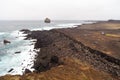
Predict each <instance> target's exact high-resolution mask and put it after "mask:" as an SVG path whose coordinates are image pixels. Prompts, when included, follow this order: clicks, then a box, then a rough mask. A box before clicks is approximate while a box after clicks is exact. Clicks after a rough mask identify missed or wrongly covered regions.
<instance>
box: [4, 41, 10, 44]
mask: <svg viewBox="0 0 120 80" xmlns="http://www.w3.org/2000/svg"><path fill="white" fill-rule="evenodd" d="M3 43H4V44H7V43H11V42H10V41H8V40H4V41H3Z"/></svg>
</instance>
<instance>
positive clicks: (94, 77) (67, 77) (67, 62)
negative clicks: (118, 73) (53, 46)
mask: <svg viewBox="0 0 120 80" xmlns="http://www.w3.org/2000/svg"><path fill="white" fill-rule="evenodd" d="M63 60H64V65H60V66H57V67H53V68H52V69H50V70H48V71H46V72H42V73H30V74H26V75H23V76H21V78H20V77H19V76H9V77H8V76H4V77H1V78H0V80H112V79H113V78H112V77H111V76H110V75H108V74H106V73H104V72H101V71H97V70H95V69H93V68H92V67H91V66H89V65H87V64H86V63H83V62H80V61H79V60H77V59H72V58H65V59H63Z"/></svg>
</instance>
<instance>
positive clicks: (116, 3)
mask: <svg viewBox="0 0 120 80" xmlns="http://www.w3.org/2000/svg"><path fill="white" fill-rule="evenodd" d="M45 17H49V18H51V19H55V20H63V19H64V20H96V19H97V20H100V19H105V20H106V19H120V0H0V20H42V19H44V18H45Z"/></svg>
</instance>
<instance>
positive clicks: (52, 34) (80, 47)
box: [28, 30, 120, 77]
mask: <svg viewBox="0 0 120 80" xmlns="http://www.w3.org/2000/svg"><path fill="white" fill-rule="evenodd" d="M38 35H39V37H38ZM30 36H31V37H32V38H35V39H37V42H36V44H35V48H41V49H40V52H39V53H38V56H37V57H36V61H35V63H34V68H35V69H36V70H37V71H38V72H41V71H46V70H48V69H50V68H51V67H52V66H50V65H51V63H57V64H59V63H58V59H59V57H74V58H77V59H79V60H82V61H83V62H86V63H88V64H90V65H92V66H93V67H94V68H96V69H98V70H102V71H105V72H107V73H109V74H112V75H114V76H118V77H120V60H118V59H115V58H114V57H111V56H108V55H107V54H105V53H103V52H100V51H98V50H94V49H92V48H90V47H88V46H85V45H84V44H82V43H81V42H79V41H76V40H75V39H73V38H72V37H70V36H68V35H65V34H64V33H61V32H58V31H56V30H51V31H36V32H35V31H34V32H32V34H31V35H28V37H30ZM52 56H57V57H58V58H57V57H52Z"/></svg>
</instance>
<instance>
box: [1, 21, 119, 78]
mask: <svg viewBox="0 0 120 80" xmlns="http://www.w3.org/2000/svg"><path fill="white" fill-rule="evenodd" d="M98 24H100V25H102V26H103V25H104V26H106V24H109V25H111V24H114V25H120V23H118V22H117V23H112V22H102V23H101V22H100V23H94V24H88V25H82V26H80V27H77V28H67V29H53V30H50V31H28V30H27V32H29V34H28V35H27V38H26V39H37V41H36V43H35V47H34V48H35V49H40V52H37V54H38V55H37V56H36V59H35V62H34V66H33V67H34V69H35V71H34V72H33V73H29V74H24V75H23V76H18V77H19V78H18V79H14V80H21V79H22V80H26V79H27V78H28V77H31V78H29V80H36V79H37V77H38V79H39V80H49V79H50V78H49V79H48V78H47V77H51V79H52V80H119V79H120V54H119V50H120V45H119V44H120V42H119V40H120V37H119V35H120V30H119V29H120V28H118V27H117V28H115V29H113V27H112V28H111V29H110V27H109V29H108V26H109V25H107V27H105V28H104V29H103V28H102V29H99V30H98V27H96V25H98ZM94 25H95V26H94ZM88 26H90V27H91V28H89V27H88ZM92 26H93V27H92ZM102 26H101V27H102ZM87 27H88V28H87ZM95 27H96V28H95ZM86 28H87V29H86ZM102 32H104V34H102ZM25 33H26V32H25ZM107 34H111V35H110V36H108V35H107ZM112 34H114V35H117V36H113V35H112ZM110 43H111V45H112V46H110V45H108V44H110ZM102 46H104V47H102ZM103 48H104V49H103ZM111 48H112V49H111ZM114 48H115V49H114ZM116 49H117V50H116ZM108 51H109V53H108ZM83 66H84V67H83ZM68 69H69V70H68ZM51 72H53V73H51ZM50 73H51V74H50ZM54 73H55V74H54ZM59 73H62V74H61V75H60V74H59ZM73 73H74V74H75V75H73ZM52 74H53V75H52ZM95 74H97V75H95ZM54 75H55V76H54ZM65 75H66V76H70V78H66V77H65ZM78 75H79V76H78ZM34 76H36V79H35V78H32V77H34ZM40 76H42V78H41V77H40ZM6 77H11V76H6ZM21 77H22V78H21ZM23 77H24V78H23ZM51 79H50V80H51ZM0 80H7V79H5V77H1V78H0Z"/></svg>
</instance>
